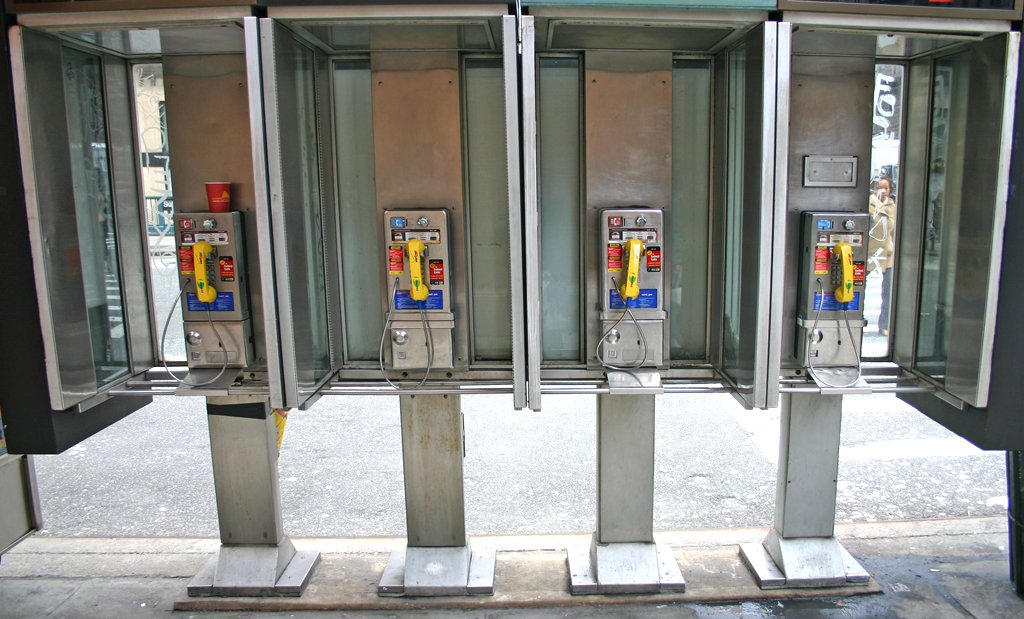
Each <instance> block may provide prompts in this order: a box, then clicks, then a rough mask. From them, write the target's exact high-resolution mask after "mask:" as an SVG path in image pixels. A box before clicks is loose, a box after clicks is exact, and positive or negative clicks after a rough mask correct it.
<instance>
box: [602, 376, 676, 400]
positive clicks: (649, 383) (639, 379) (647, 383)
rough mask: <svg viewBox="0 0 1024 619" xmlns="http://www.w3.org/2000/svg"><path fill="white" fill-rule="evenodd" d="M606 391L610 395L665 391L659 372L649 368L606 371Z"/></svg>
mask: <svg viewBox="0 0 1024 619" xmlns="http://www.w3.org/2000/svg"><path fill="white" fill-rule="evenodd" d="M608 393H609V394H611V395H641V394H651V393H653V394H658V393H665V387H664V385H662V383H661V374H659V373H658V372H651V371H649V370H646V371H644V370H634V371H622V372H617V371H610V372H608Z"/></svg>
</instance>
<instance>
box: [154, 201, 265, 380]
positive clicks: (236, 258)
mask: <svg viewBox="0 0 1024 619" xmlns="http://www.w3.org/2000/svg"><path fill="white" fill-rule="evenodd" d="M207 222H214V223H213V224H212V229H211V230H206V229H205V228H204V225H206V224H207ZM186 226H188V230H186V229H185V227H186ZM173 234H174V237H175V246H176V248H177V251H179V252H180V251H182V250H185V251H188V252H189V253H191V251H192V247H193V246H194V245H195V243H196V242H198V241H203V240H205V241H207V242H209V243H210V245H211V247H212V248H213V253H212V255H211V256H210V257H209V261H208V263H207V264H208V269H207V272H208V283H209V284H210V285H211V286H212V287H213V288H214V289H215V290H216V291H217V293H218V294H221V293H227V294H230V295H231V298H232V305H233V309H231V310H222V311H218V310H216V309H214V310H212V311H210V316H207V311H206V309H205V305H204V306H203V309H196V310H191V309H189V304H188V303H187V301H186V298H185V297H184V295H183V297H182V300H181V304H182V307H181V314H182V318H183V320H185V321H186V322H188V321H204V320H207V319H208V318H212V319H213V320H215V321H218V322H240V321H244V320H246V319H248V318H249V295H248V273H247V270H246V265H247V264H248V260H246V249H245V229H244V227H243V225H242V214H241V213H239V212H231V213H204V212H198V213H180V212H179V213H176V214H175V216H174V232H173ZM221 258H231V260H232V261H233V262H234V271H233V274H232V275H230V276H228V277H227V278H222V277H221V273H220V268H219V264H218V261H219V260H220V259H221ZM182 264H183V261H182V260H181V259H180V258H179V259H178V267H179V268H178V285H179V286H182V285H184V284H185V280H186V279H187V280H190V281H191V282H192V283H190V284H189V286H188V287H186V289H185V293H186V295H187V294H188V293H192V294H195V293H196V287H195V279H196V273H195V272H194V271H192V272H187V273H183V272H182V270H181V266H182ZM184 264H188V263H187V262H185V263H184ZM213 305H216V304H213ZM185 331H186V332H188V329H187V328H186V329H185ZM150 367H152V366H150ZM147 369H148V368H147Z"/></svg>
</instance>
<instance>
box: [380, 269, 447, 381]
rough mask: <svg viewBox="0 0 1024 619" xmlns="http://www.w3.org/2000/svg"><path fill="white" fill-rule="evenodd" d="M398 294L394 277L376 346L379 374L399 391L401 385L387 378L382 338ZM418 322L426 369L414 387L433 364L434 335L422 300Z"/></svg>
mask: <svg viewBox="0 0 1024 619" xmlns="http://www.w3.org/2000/svg"><path fill="white" fill-rule="evenodd" d="M397 296H398V278H397V277H396V278H395V285H394V286H392V288H391V294H390V295H388V311H387V313H385V314H384V329H383V330H382V331H381V332H380V346H379V347H378V348H377V363H378V365H379V366H380V375H381V376H383V377H384V380H385V381H387V383H388V384H389V385H391V386H392V387H394V388H395V389H396V390H398V391H401V390H402V389H403V387H402V386H401V385H400V384H397V383H394V382H392V381H391V379H390V378H388V373H387V371H386V370H385V369H384V339H385V338H387V335H388V330H390V328H391V321H392V316H393V315H394V313H395V297H397ZM420 324H422V325H423V330H424V331H425V332H426V345H427V371H426V372H424V374H423V378H422V379H421V380H420V382H419V383H417V384H416V386H415V387H414V388H415V389H419V388H420V387H422V386H423V385H424V384H425V383H426V382H427V377H428V376H429V375H430V370H431V368H432V367H433V364H434V337H433V335H432V334H431V333H430V329H428V328H427V318H426V311H425V310H424V307H423V302H422V301H421V302H420Z"/></svg>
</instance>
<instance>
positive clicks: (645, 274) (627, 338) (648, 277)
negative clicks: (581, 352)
mask: <svg viewBox="0 0 1024 619" xmlns="http://www.w3.org/2000/svg"><path fill="white" fill-rule="evenodd" d="M664 217H665V216H664V213H663V212H662V211H661V209H653V208H640V207H631V208H624V209H604V210H602V211H601V213H600V221H601V237H600V238H599V240H598V246H599V248H600V254H601V255H600V257H599V259H600V261H601V262H600V264H601V272H602V275H603V277H602V283H601V333H602V336H601V340H600V342H599V343H598V349H599V350H598V355H597V357H598V358H599V359H600V361H601V363H602V364H603V365H604V366H605V367H608V368H611V369H620V368H628V369H632V368H639V367H659V366H661V365H663V363H664V358H663V350H664V344H663V340H664V333H665V327H664V324H665V318H666V311H665V276H664V270H663V268H662V264H663V261H664V255H663V249H662V248H663V245H662V243H663V242H664V230H665V227H664ZM630 250H633V251H632V253H631V251H630ZM630 291H631V292H630Z"/></svg>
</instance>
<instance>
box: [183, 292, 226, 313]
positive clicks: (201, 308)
mask: <svg viewBox="0 0 1024 619" xmlns="http://www.w3.org/2000/svg"><path fill="white" fill-rule="evenodd" d="M206 310H210V311H211V312H233V311H235V295H234V293H232V292H218V293H217V298H216V299H215V300H214V301H213V303H203V302H202V301H200V300H199V297H197V296H196V293H194V292H189V293H188V311H190V312H205V311H206Z"/></svg>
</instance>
